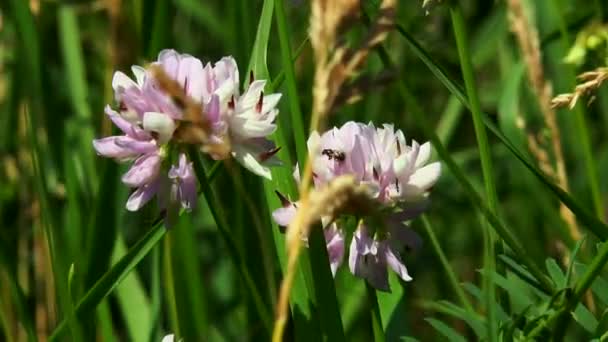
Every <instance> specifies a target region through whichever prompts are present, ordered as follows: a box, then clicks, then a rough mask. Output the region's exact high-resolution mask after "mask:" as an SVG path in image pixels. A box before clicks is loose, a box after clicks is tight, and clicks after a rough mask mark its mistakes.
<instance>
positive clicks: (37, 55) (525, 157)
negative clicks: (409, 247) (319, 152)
mask: <svg viewBox="0 0 608 342" xmlns="http://www.w3.org/2000/svg"><path fill="white" fill-rule="evenodd" d="M363 3H364V4H365V7H366V9H367V10H368V12H367V13H369V14H372V16H373V11H374V7H375V6H376V5H377V3H378V1H371V0H370V1H363ZM524 3H525V4H526V5H527V8H528V9H529V11H530V15H531V18H532V20H533V22H534V23H535V25H536V27H537V29H538V31H539V36H540V37H541V51H542V54H543V62H544V65H545V73H546V75H547V79H548V80H550V82H551V83H552V84H553V89H554V94H559V93H563V92H569V91H571V89H573V88H574V86H575V85H576V83H575V82H576V79H575V75H576V74H579V73H580V72H582V71H585V70H590V69H593V68H595V67H598V66H605V63H606V62H605V61H606V59H605V58H606V54H605V53H604V52H601V51H605V49H604V50H601V49H599V50H596V51H594V52H593V53H589V54H588V55H587V58H586V60H585V63H584V64H582V65H579V66H577V67H574V66H571V65H567V64H565V63H564V62H563V59H564V57H565V56H566V55H567V53H568V51H569V49H570V47H571V46H572V44H573V43H574V41H575V37H576V35H577V33H578V32H579V31H580V30H582V29H583V28H585V27H587V26H588V25H590V24H591V23H593V22H603V21H605V20H606V16H607V15H608V5H607V4H604V3H603V2H602V1H600V0H598V1H583V0H576V1H575V0H572V1H567V0H538V1H524ZM450 7H451V9H450ZM461 10H462V12H460V11H461ZM0 11H1V12H0V222H1V225H0V336H2V337H0V340H2V339H4V340H7V341H16V340H28V341H36V340H38V339H40V340H45V339H46V338H47V337H48V336H51V338H54V339H56V340H60V341H63V340H76V341H80V340H83V341H84V340H86V341H90V340H93V339H94V338H97V340H102V341H127V340H128V341H159V340H160V338H161V337H162V336H163V335H164V334H166V333H169V332H178V333H179V335H180V336H181V337H183V338H184V340H185V341H199V340H204V341H224V340H225V341H244V340H252V341H258V340H268V339H269V338H270V334H271V329H272V324H273V317H274V316H273V313H274V307H275V305H276V300H277V293H278V288H279V285H280V279H281V278H282V272H283V270H284V264H285V251H284V248H285V247H284V246H283V235H282V234H281V233H280V232H279V229H278V227H277V226H276V225H275V224H273V223H272V222H271V219H270V215H269V213H270V212H271V211H272V209H274V208H276V207H278V206H279V202H278V199H277V198H276V197H275V196H274V190H276V189H279V190H281V191H282V192H283V193H287V194H289V195H291V196H292V198H296V197H297V194H296V192H295V184H294V182H293V179H292V178H291V172H292V168H293V166H294V165H295V162H296V161H299V162H300V163H301V162H302V161H303V159H304V158H305V155H306V153H305V151H304V149H303V147H304V146H305V145H304V141H305V132H306V131H307V129H306V127H308V120H309V117H310V114H309V113H310V110H311V103H312V99H311V86H312V75H313V70H314V69H313V67H314V61H313V58H312V52H311V49H310V45H309V43H308V42H307V32H308V31H307V30H308V20H309V19H308V17H309V11H310V10H309V5H308V2H306V1H297V0H293V1H283V2H281V1H280V0H275V1H273V0H264V1H262V0H259V1H258V0H255V1H254V0H222V1H201V0H171V1H170V0H150V1H144V0H107V1H101V0H99V1H87V0H79V1H58V0H39V1H38V0H36V1H35V0H32V1H26V0H7V1H3V2H1V3H0ZM459 15H463V16H464V17H463V19H464V21H462V24H463V25H461V27H460V29H464V30H458V28H459V27H458V26H457V22H458V21H457V18H458V16H459ZM397 18H398V19H397V23H398V28H397V29H395V30H394V31H393V32H392V33H391V34H390V35H389V38H388V39H387V41H386V42H385V43H384V45H383V48H381V49H378V50H377V51H375V53H372V54H371V56H370V58H369V60H368V62H367V64H366V66H365V68H364V74H370V75H373V74H378V73H384V74H387V75H389V76H390V77H389V78H390V82H387V83H386V84H385V85H384V86H382V87H375V88H373V89H371V90H370V91H369V92H368V93H366V94H365V96H364V97H363V98H362V99H361V101H358V102H357V103H354V104H351V105H347V106H345V107H343V108H340V109H339V110H338V111H337V112H336V113H334V114H333V115H332V116H331V117H330V118H329V121H330V124H332V125H341V124H342V123H344V122H346V121H348V120H357V121H364V122H367V121H370V120H371V121H373V122H374V123H376V124H381V123H394V124H395V126H396V127H398V128H400V129H402V130H403V131H404V132H405V135H406V138H407V139H415V140H417V141H419V142H421V141H427V140H431V139H434V138H436V139H439V140H435V141H433V142H434V143H435V148H436V149H437V152H439V153H437V156H436V157H437V158H439V159H441V160H442V161H443V162H444V166H445V167H444V173H443V176H442V178H441V180H440V181H439V183H438V184H437V185H436V186H435V188H434V189H433V191H432V206H431V208H430V210H429V211H428V213H427V214H426V215H425V217H424V219H418V220H416V221H415V222H413V223H412V225H413V228H414V229H415V230H416V231H418V233H419V234H420V235H421V236H422V237H423V239H424V240H425V244H424V245H423V247H422V248H421V250H420V251H419V252H418V253H416V254H412V255H408V256H407V257H406V264H407V266H408V270H409V272H410V274H411V275H412V276H413V278H414V281H413V282H411V283H401V282H400V281H399V280H398V279H397V278H396V277H395V276H394V275H391V279H390V281H391V286H392V288H393V292H392V293H390V294H386V293H375V292H374V291H370V290H369V289H366V286H365V284H364V282H363V281H362V280H360V279H356V278H354V277H353V276H352V275H351V274H350V272H349V271H348V268H347V267H345V266H346V265H344V266H343V267H342V268H341V270H340V271H339V272H338V274H337V276H336V279H335V283H334V282H333V281H331V278H330V277H328V274H329V273H328V268H327V265H326V264H325V263H324V260H326V259H325V255H324V254H325V253H326V252H325V249H324V248H323V246H322V244H317V243H316V242H315V240H314V238H313V239H312V241H311V248H310V249H309V250H307V251H305V253H304V254H303V256H302V258H301V260H300V262H299V271H298V274H297V277H296V282H295V287H294V291H293V293H292V297H291V299H292V301H291V317H292V320H291V322H290V325H289V327H288V331H287V337H286V340H298V341H316V340H322V339H326V340H329V341H339V340H348V341H369V340H372V339H373V340H376V341H379V340H383V339H384V340H387V341H397V340H401V339H407V340H412V339H414V338H415V339H419V340H424V341H426V340H441V339H445V338H448V339H450V340H463V339H466V340H474V339H489V340H495V339H502V340H510V339H511V338H513V339H517V338H523V336H524V335H525V334H528V333H532V332H535V331H536V330H535V329H537V330H538V332H539V335H538V338H540V339H543V338H548V337H552V338H555V339H558V340H559V339H560V338H562V339H566V340H573V341H574V340H580V339H591V338H598V339H599V338H600V337H601V336H604V337H606V335H605V332H606V329H607V327H608V314H607V311H606V309H607V304H608V298H607V296H606V291H608V290H606V289H607V287H606V286H605V285H606V284H607V283H606V280H604V279H608V278H606V277H605V276H604V278H602V272H603V268H604V267H603V266H604V263H605V262H606V260H604V258H605V256H604V254H602V251H603V249H606V246H605V245H603V244H601V242H602V241H603V240H605V239H606V238H607V237H608V233H607V232H608V228H607V227H606V225H604V224H603V223H601V221H603V220H605V210H606V207H605V206H604V205H603V203H605V202H606V200H605V195H606V193H607V190H608V188H607V187H608V182H607V181H606V180H605V177H603V175H604V174H606V172H608V145H607V144H606V139H605V136H606V133H605V132H606V130H607V129H608V88H606V87H604V88H600V89H599V90H598V91H597V93H596V94H595V95H596V99H595V101H594V102H593V103H591V104H590V105H589V106H585V105H584V102H585V101H582V102H583V105H579V106H577V108H576V109H575V110H574V111H568V110H560V111H558V120H559V124H560V127H561V130H562V134H561V136H562V143H563V146H564V150H565V159H566V165H567V171H568V174H569V181H570V185H571V193H570V195H567V194H564V193H563V192H559V191H558V190H557V189H556V188H555V187H554V186H552V185H553V181H552V180H550V179H549V178H547V177H546V176H544V175H543V174H542V173H539V172H538V169H537V168H536V167H535V166H534V165H535V163H534V162H531V163H530V162H528V161H529V160H531V158H530V156H529V154H528V152H527V144H526V134H528V133H527V132H523V131H522V130H521V129H520V128H519V127H518V125H517V122H516V119H517V117H518V116H521V117H523V118H525V120H526V122H527V123H528V125H529V126H530V127H529V128H531V129H532V130H535V131H536V132H538V134H539V135H540V136H542V137H543V139H549V136H548V134H547V132H546V131H545V130H543V129H542V125H541V124H542V118H541V116H540V112H539V109H538V103H537V99H536V98H535V96H534V93H533V92H532V91H531V89H530V87H529V85H528V82H527V78H526V75H525V67H524V65H523V62H522V59H521V57H520V53H519V49H518V47H517V44H516V42H515V40H514V38H513V36H512V35H511V34H510V32H509V24H508V20H507V10H506V4H505V2H504V1H470V0H467V1H465V0H463V1H460V2H457V1H454V2H452V3H451V4H449V1H447V0H446V1H443V4H441V5H439V6H437V7H435V8H433V9H431V10H430V13H428V14H426V13H425V10H423V9H422V8H421V2H420V1H400V3H399V7H398V15H397ZM455 19H456V20H455ZM452 21H454V27H453V26H452ZM364 29H365V20H364V18H363V17H362V18H361V20H360V22H358V23H356V24H355V26H354V29H353V30H352V32H350V33H349V34H348V36H347V39H349V40H351V39H352V40H356V39H357V38H360V37H361V36H362V35H363V34H364V32H365V31H364ZM465 31H466V32H465ZM457 38H459V40H458V44H457ZM463 41H464V42H467V43H468V45H469V48H468V49H465V50H466V51H467V53H468V54H470V59H471V62H472V66H473V69H472V71H473V73H472V74H470V75H467V70H466V68H465V69H461V67H462V66H463V65H465V64H466V63H465V64H463V61H464V60H466V59H467V58H468V57H467V56H466V54H465V56H463V55H462V53H461V54H460V55H459V50H458V45H460V47H461V48H462V45H461V43H462V42H463ZM164 48H174V49H176V50H178V51H180V52H184V53H190V54H192V55H194V56H196V57H198V58H201V59H202V60H203V61H204V62H207V61H215V60H217V59H219V58H220V57H222V56H225V55H233V56H234V57H235V58H236V60H237V62H238V64H239V67H240V70H241V78H242V79H245V78H246V77H247V74H248V72H247V70H248V69H250V70H252V71H253V72H254V74H255V76H256V77H257V78H267V79H269V80H270V81H271V82H270V84H269V88H272V89H274V90H275V91H280V92H282V93H283V94H284V95H283V98H282V100H281V104H280V110H281V114H280V118H279V127H280V129H279V131H278V132H277V133H276V134H275V136H274V139H275V141H276V142H277V143H278V144H279V145H280V146H282V150H281V152H280V157H281V159H282V160H283V162H284V165H283V166H282V167H278V168H275V169H274V170H273V177H274V178H273V181H272V182H267V181H262V180H261V179H259V178H258V177H255V176H253V175H252V174H250V173H248V172H247V171H246V170H244V169H242V168H240V167H239V166H238V165H237V164H236V163H234V162H228V163H226V164H220V163H214V162H212V161H211V160H209V159H203V160H202V161H201V162H200V163H199V164H197V173H198V175H199V177H202V176H203V175H204V176H205V178H207V181H206V182H203V183H204V184H203V186H202V188H201V192H202V194H201V198H200V205H199V208H198V209H197V210H196V211H195V212H194V213H193V214H191V215H182V216H181V218H180V221H179V224H178V225H177V226H176V227H175V228H174V229H172V230H171V231H169V232H168V233H167V231H166V230H165V228H164V227H163V226H162V222H160V223H159V221H158V219H157V213H155V212H154V210H153V208H146V209H144V210H142V211H140V212H138V213H127V212H126V210H125V209H124V203H125V201H126V198H127V196H128V190H127V189H126V187H124V186H122V185H121V184H120V175H121V174H122V173H123V172H124V171H125V166H124V165H118V164H116V163H115V162H113V161H111V160H106V159H102V158H99V157H97V156H96V155H95V152H94V150H93V149H92V145H91V140H92V139H93V138H95V137H100V136H103V135H107V134H109V133H110V132H111V127H110V124H109V122H108V121H107V119H106V118H105V116H104V115H103V108H104V106H105V104H107V103H112V96H113V94H112V89H111V85H110V82H111V77H112V73H113V72H114V71H115V70H122V71H125V72H128V70H129V66H130V65H132V64H146V63H148V62H150V61H153V60H155V58H156V55H157V54H158V52H159V51H160V50H161V49H164ZM598 51H599V52H598ZM462 70H464V74H463V72H462ZM469 76H471V77H469ZM472 76H474V78H475V81H476V84H471V81H472ZM465 84H466V85H467V87H466V88H465V87H464V85H465ZM462 89H466V91H464V90H462ZM469 99H471V100H473V99H478V102H479V106H477V105H476V103H475V102H477V101H469ZM469 107H471V110H472V112H473V113H474V114H475V115H479V119H480V120H485V123H486V126H488V125H489V127H488V128H490V130H489V131H488V135H489V136H488V141H487V143H486V142H484V141H482V140H480V143H479V145H478V143H477V139H476V135H475V133H476V128H475V127H474V125H473V120H472V116H471V114H470V113H469ZM481 123H482V121H480V124H481ZM482 128H483V126H482ZM484 130H485V129H484ZM477 132H479V127H477ZM492 132H493V133H492ZM434 133H435V134H436V136H433V134H434ZM496 133H498V134H496ZM439 141H441V145H439V144H438V143H439ZM479 146H482V148H479ZM484 148H485V149H486V150H487V151H488V152H489V154H485V155H486V156H490V157H491V161H492V163H493V171H492V174H493V176H494V179H495V181H494V182H490V183H488V178H487V176H486V177H484V176H483V174H482V171H481V162H480V151H482V154H484V152H483V151H484ZM442 152H443V153H442ZM446 158H449V160H447V159H446ZM522 161H523V163H522ZM526 162H527V163H526ZM463 185H464V186H463ZM484 186H485V189H488V186H489V187H490V188H492V187H493V188H494V189H495V192H496V198H497V201H496V203H492V200H491V199H490V200H485V198H491V197H492V195H490V197H487V196H485V193H486V190H484ZM560 199H561V200H562V201H563V202H564V203H566V204H568V206H569V207H570V208H571V209H572V211H573V212H574V213H575V214H576V215H577V218H578V219H579V223H580V226H581V229H582V231H583V233H584V234H586V238H585V240H584V243H578V244H577V243H576V241H573V240H572V239H571V237H570V235H569V234H568V231H567V229H566V226H565V223H564V222H563V221H562V220H561V218H560V215H559V201H560ZM488 222H489V223H488ZM492 227H493V228H494V229H495V231H496V232H495V233H494V232H493V231H494V230H492V229H491V228H492ZM501 227H502V228H501ZM511 237H512V239H513V241H515V242H514V243H510V242H509V239H510V238H511ZM493 238H498V239H499V240H504V241H506V244H503V243H499V244H498V245H497V246H499V245H500V246H503V247H504V249H502V248H497V251H496V252H495V253H494V246H493V241H492V239H493ZM491 246H492V247H491ZM514 246H516V247H519V248H520V249H519V250H518V249H517V248H516V247H515V248H514ZM566 251H572V254H571V256H572V258H571V259H570V260H566V261H565V262H564V260H563V256H564V254H565V253H566ZM519 252H525V253H523V254H522V253H519ZM488 253H489V254H488ZM598 255H599V256H598ZM606 255H608V254H606ZM484 256H488V257H484ZM535 269H536V270H537V271H535ZM587 270H590V271H589V272H587V273H586V271H587ZM539 273H540V274H541V275H539ZM586 281H588V282H589V283H588V284H587V283H586ZM585 284H586V285H587V286H590V287H591V289H592V290H593V292H590V295H589V296H590V297H586V298H592V299H587V300H586V301H584V302H583V304H585V305H583V304H579V302H578V300H579V299H580V298H578V297H577V296H576V295H573V293H574V294H580V293H579V292H580V291H579V292H577V290H581V289H582V290H585V289H586V288H587V287H586V286H584V285H585ZM334 289H335V291H334ZM495 290H496V291H495ZM582 290H581V291H582ZM495 292H496V294H495ZM591 293H592V294H591ZM375 297H376V298H375ZM494 297H496V298H494ZM573 298H576V299H573ZM591 301H592V302H593V305H590V303H591ZM568 303H570V305H571V306H570V307H568V308H569V309H574V310H573V313H572V315H570V314H569V313H567V314H566V315H565V316H564V315H560V316H559V320H557V323H558V324H556V321H555V320H553V318H551V317H553V316H552V315H553V314H554V313H555V312H559V310H561V309H564V308H565V307H566V305H568ZM569 309H568V310H566V311H568V312H569ZM377 314H379V317H378V315H377ZM569 317H570V318H573V320H572V319H570V318H569ZM378 318H379V321H377V319H378ZM572 321H575V322H576V323H574V322H572ZM560 323H561V324H560ZM374 324H380V325H381V328H382V329H381V331H380V332H378V331H376V330H375V329H374V328H373V327H374ZM544 328H546V329H544ZM407 336H409V337H407Z"/></svg>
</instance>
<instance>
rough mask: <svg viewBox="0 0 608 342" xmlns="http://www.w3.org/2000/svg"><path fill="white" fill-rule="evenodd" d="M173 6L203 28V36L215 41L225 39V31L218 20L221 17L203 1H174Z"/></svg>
mask: <svg viewBox="0 0 608 342" xmlns="http://www.w3.org/2000/svg"><path fill="white" fill-rule="evenodd" d="M174 3H175V6H176V7H177V8H178V9H180V10H181V11H182V12H184V13H187V14H188V15H189V16H192V18H193V19H195V20H196V21H197V22H198V23H200V24H201V25H202V26H203V27H204V28H205V34H208V35H209V36H212V37H217V39H220V40H221V39H223V38H226V30H225V29H224V24H223V23H222V20H221V19H220V18H221V16H220V15H219V13H217V11H215V10H214V9H213V6H210V5H209V4H208V3H207V2H205V1H195V0H174Z"/></svg>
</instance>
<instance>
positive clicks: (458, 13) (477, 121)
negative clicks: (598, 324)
mask: <svg viewBox="0 0 608 342" xmlns="http://www.w3.org/2000/svg"><path fill="white" fill-rule="evenodd" d="M450 13H451V17H452V26H453V28H454V34H455V36H456V45H457V48H458V55H459V57H460V66H461V68H462V75H463V78H464V84H465V88H466V92H467V96H468V98H469V100H470V102H471V114H472V116H473V125H474V127H475V135H476V137H477V144H478V147H479V155H480V159H481V170H482V173H483V179H484V184H485V191H486V199H487V201H488V206H489V208H490V210H491V211H492V212H493V213H494V214H497V213H498V198H497V197H498V196H497V195H496V187H495V182H494V171H493V167H492V157H491V154H490V148H489V146H490V145H489V143H488V136H487V134H486V129H485V127H484V124H483V120H482V115H483V114H482V112H481V104H480V101H479V94H478V93H477V86H476V84H475V75H474V73H473V63H472V62H471V55H470V53H469V45H468V35H467V32H466V25H465V23H464V17H463V14H462V9H461V8H460V6H459V5H458V4H457V3H454V4H452V6H451V7H450ZM482 225H483V227H484V230H485V231H486V233H485V234H484V235H487V239H485V243H484V247H485V253H484V254H485V256H484V267H485V268H486V270H488V271H489V272H492V271H493V270H494V269H496V259H495V251H494V241H495V240H496V236H495V234H494V233H493V232H492V231H491V229H489V227H488V224H487V222H483V223H482ZM484 279H485V281H484V289H485V291H484V293H485V305H486V311H487V313H488V320H487V322H488V325H487V328H488V338H489V339H490V341H495V340H497V338H498V332H497V331H498V325H497V318H496V315H495V311H494V309H493V307H494V305H495V304H494V303H495V302H496V299H495V297H496V291H495V289H494V283H493V282H492V280H491V279H490V277H485V278H484Z"/></svg>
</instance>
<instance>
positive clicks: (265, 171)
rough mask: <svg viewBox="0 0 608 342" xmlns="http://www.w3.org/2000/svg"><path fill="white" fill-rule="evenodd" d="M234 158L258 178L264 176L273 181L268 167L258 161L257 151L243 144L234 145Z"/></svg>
mask: <svg viewBox="0 0 608 342" xmlns="http://www.w3.org/2000/svg"><path fill="white" fill-rule="evenodd" d="M232 156H233V157H234V159H236V160H237V161H238V162H239V163H241V165H243V166H244V167H245V168H247V169H248V170H249V171H251V172H253V173H255V174H256V175H258V176H262V177H264V178H267V179H272V174H271V172H270V169H269V168H268V167H265V166H263V165H262V164H261V163H260V162H259V161H258V160H257V159H256V156H257V153H256V151H253V150H252V149H250V148H247V147H246V146H244V145H242V144H234V145H233V146H232Z"/></svg>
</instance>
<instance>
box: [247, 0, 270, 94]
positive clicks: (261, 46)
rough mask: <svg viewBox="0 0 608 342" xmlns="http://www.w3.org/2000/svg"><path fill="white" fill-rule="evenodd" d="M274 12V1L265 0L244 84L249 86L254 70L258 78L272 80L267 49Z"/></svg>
mask: <svg viewBox="0 0 608 342" xmlns="http://www.w3.org/2000/svg"><path fill="white" fill-rule="evenodd" d="M273 10H274V0H264V5H263V6H262V13H260V22H259V23H258V29H257V31H256V35H255V42H254V43H253V48H252V50H251V57H250V59H249V64H248V66H247V69H246V70H247V75H248V76H247V78H246V79H244V80H243V84H249V82H250V80H249V71H250V70H252V71H253V73H254V75H255V77H256V78H262V79H270V73H269V72H268V66H267V64H266V60H267V55H268V51H267V47H268V40H269V38H270V28H271V26H272V13H273Z"/></svg>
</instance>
